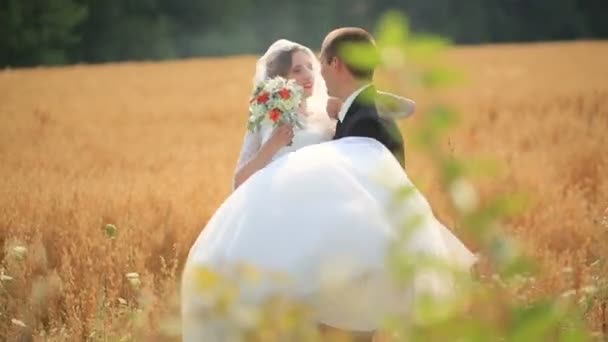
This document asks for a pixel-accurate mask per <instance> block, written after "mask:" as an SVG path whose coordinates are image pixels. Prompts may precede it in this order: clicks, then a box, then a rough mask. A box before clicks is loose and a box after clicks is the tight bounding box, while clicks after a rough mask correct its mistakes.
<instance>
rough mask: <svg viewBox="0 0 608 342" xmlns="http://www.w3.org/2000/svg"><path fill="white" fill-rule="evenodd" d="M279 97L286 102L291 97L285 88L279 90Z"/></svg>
mask: <svg viewBox="0 0 608 342" xmlns="http://www.w3.org/2000/svg"><path fill="white" fill-rule="evenodd" d="M279 95H280V96H281V98H282V99H283V100H288V99H289V98H290V97H291V92H290V91H289V89H287V88H283V89H281V90H279Z"/></svg>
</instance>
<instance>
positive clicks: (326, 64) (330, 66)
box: [320, 55, 336, 96]
mask: <svg viewBox="0 0 608 342" xmlns="http://www.w3.org/2000/svg"><path fill="white" fill-rule="evenodd" d="M320 60H321V76H323V79H324V80H325V84H326V85H327V92H328V93H329V96H336V94H335V92H336V70H335V65H334V60H335V59H332V60H331V61H328V60H327V57H326V56H323V55H321V58H320Z"/></svg>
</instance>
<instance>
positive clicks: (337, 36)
mask: <svg viewBox="0 0 608 342" xmlns="http://www.w3.org/2000/svg"><path fill="white" fill-rule="evenodd" d="M348 45H358V46H362V47H363V48H365V50H366V51H371V52H372V53H374V54H377V53H378V52H377V49H376V42H375V40H374V37H373V36H372V35H371V34H370V33H369V32H367V31H365V30H364V29H362V28H358V27H343V28H339V29H336V30H333V31H331V32H330V33H329V34H328V35H327V37H325V40H324V41H323V46H322V48H321V58H323V59H324V60H325V62H327V63H331V61H332V60H333V59H334V58H336V57H337V58H339V59H340V60H341V61H342V62H343V63H344V64H345V65H346V68H347V69H348V71H349V72H350V73H351V74H352V75H353V76H354V77H356V78H358V79H366V80H371V79H373V78H374V71H375V65H372V66H366V67H363V66H361V65H354V64H353V63H352V58H350V59H351V60H349V58H348V56H347V57H346V58H345V56H344V48H345V47H346V46H348ZM372 57H373V58H375V57H376V56H372ZM372 64H373V63H372Z"/></svg>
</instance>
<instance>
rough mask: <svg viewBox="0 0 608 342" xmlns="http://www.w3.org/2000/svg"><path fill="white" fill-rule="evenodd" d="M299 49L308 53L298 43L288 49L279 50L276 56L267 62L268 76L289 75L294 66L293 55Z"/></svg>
mask: <svg viewBox="0 0 608 342" xmlns="http://www.w3.org/2000/svg"><path fill="white" fill-rule="evenodd" d="M298 51H301V52H304V53H306V49H305V48H304V47H302V46H298V45H294V46H292V47H291V48H289V49H287V50H279V51H278V52H277V54H276V56H274V58H272V59H271V60H269V61H267V62H266V74H267V77H268V78H274V77H276V76H281V77H287V75H289V71H290V70H291V67H292V59H293V55H294V54H295V53H296V52H298Z"/></svg>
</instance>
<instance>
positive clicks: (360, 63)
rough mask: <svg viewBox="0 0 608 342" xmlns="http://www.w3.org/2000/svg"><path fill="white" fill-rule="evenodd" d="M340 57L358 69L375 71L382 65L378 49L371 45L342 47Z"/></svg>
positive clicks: (347, 45)
mask: <svg viewBox="0 0 608 342" xmlns="http://www.w3.org/2000/svg"><path fill="white" fill-rule="evenodd" d="M338 56H340V57H341V58H342V59H343V60H344V61H345V62H346V63H347V64H349V65H352V66H353V67H355V68H356V69H363V70H366V69H374V68H376V67H377V66H378V65H379V64H380V54H379V53H378V49H377V48H376V47H374V46H371V45H369V44H362V43H349V44H344V45H343V46H341V47H340V50H339V51H338Z"/></svg>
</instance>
